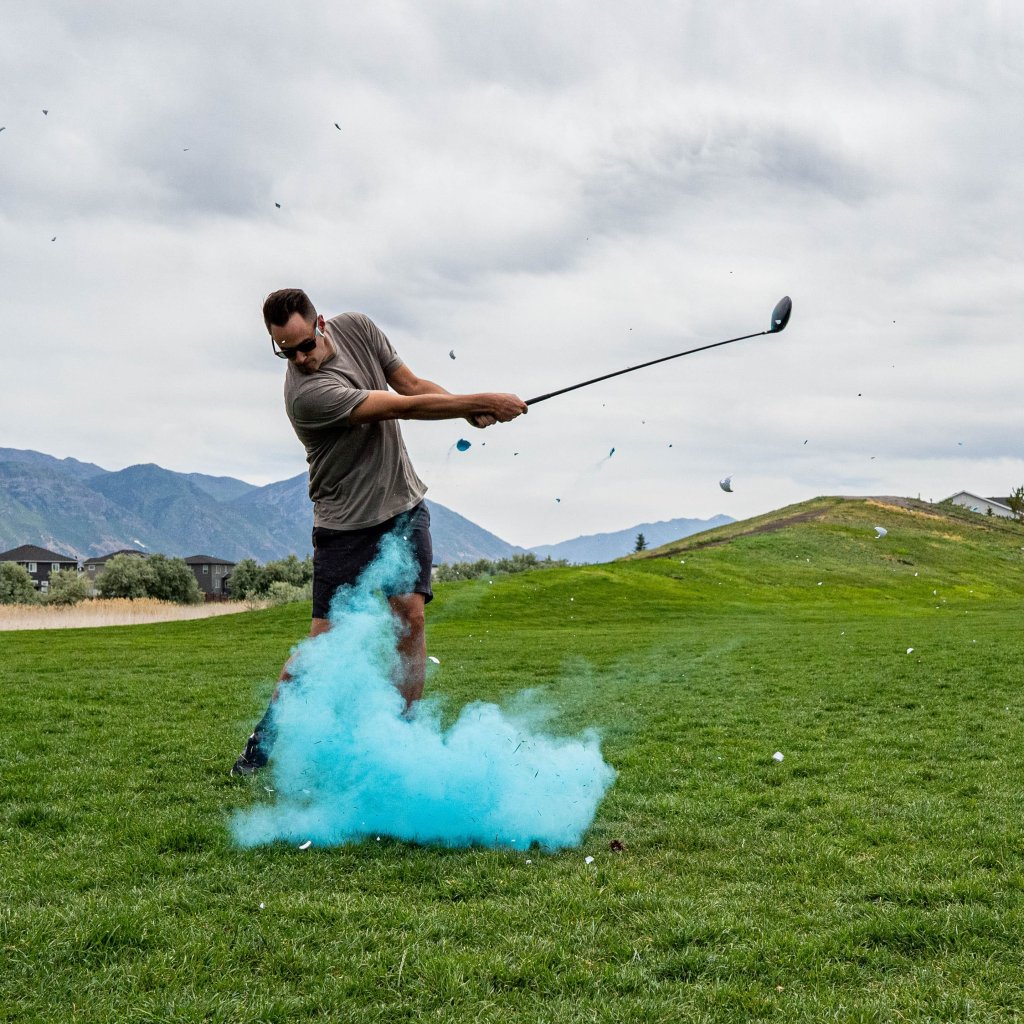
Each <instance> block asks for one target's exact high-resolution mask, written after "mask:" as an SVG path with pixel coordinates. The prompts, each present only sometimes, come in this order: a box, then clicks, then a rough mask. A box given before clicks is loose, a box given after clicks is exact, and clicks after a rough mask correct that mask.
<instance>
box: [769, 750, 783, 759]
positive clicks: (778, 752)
mask: <svg viewBox="0 0 1024 1024" xmlns="http://www.w3.org/2000/svg"><path fill="white" fill-rule="evenodd" d="M785 759H786V755H785V754H783V753H782V751H781V750H776V751H775V753H774V754H772V760H773V761H784V760H785Z"/></svg>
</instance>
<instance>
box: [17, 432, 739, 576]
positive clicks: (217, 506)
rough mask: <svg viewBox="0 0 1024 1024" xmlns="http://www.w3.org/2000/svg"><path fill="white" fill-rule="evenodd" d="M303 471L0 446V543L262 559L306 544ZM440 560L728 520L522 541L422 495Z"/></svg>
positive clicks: (603, 553) (598, 543)
mask: <svg viewBox="0 0 1024 1024" xmlns="http://www.w3.org/2000/svg"><path fill="white" fill-rule="evenodd" d="M307 482H308V481H307V476H306V473H305V472H303V473H300V474H299V475H298V476H294V477H292V478H290V479H288V480H281V481H278V482H277V483H271V484H267V485H265V486H263V487H257V486H256V485H254V484H250V483H246V482H245V481H244V480H237V479H235V478H234V477H223V476H208V475H206V474H203V473H176V472H173V471H171V470H168V469H163V468H162V467H160V466H157V465H154V464H153V463H147V464H143V465H137V466H129V467H127V468H126V469H122V470H117V471H110V470H106V469H103V468H102V467H100V466H97V465H95V464H93V463H90V462H80V461H79V460H77V459H71V458H67V459H58V458H55V457H54V456H52V455H46V454H44V453H42V452H36V451H28V450H22V449H17V448H0V550H6V549H8V548H13V547H18V546H19V545H22V544H38V545H40V546H42V547H45V548H49V549H51V550H54V551H59V552H62V553H65V554H70V555H75V556H76V557H79V558H91V557H94V556H96V555H103V554H107V553H109V552H111V551H115V550H119V549H121V548H138V549H141V550H144V551H159V552H162V553H164V554H167V555H177V556H188V555H195V554H198V553H203V554H210V555H214V556H215V557H218V558H226V559H229V560H231V561H238V560H239V559H242V558H255V559H256V560H257V561H261V562H265V561H269V560H270V559H274V558H282V557H284V556H286V555H288V554H290V553H293V552H294V553H295V554H297V555H298V556H299V557H300V558H301V557H304V556H305V555H307V554H309V553H310V552H311V551H312V543H311V539H310V533H311V530H312V526H313V507H312V504H311V503H310V500H309V496H308V493H307ZM428 505H429V506H430V515H431V533H432V535H433V539H434V557H435V560H436V561H437V562H467V561H469V562H472V561H476V560H477V559H481V558H486V559H498V558H505V557H508V556H510V555H513V554H516V553H523V552H524V551H527V550H532V551H533V552H534V553H536V554H538V555H539V556H540V557H542V558H543V557H545V556H546V555H549V554H550V555H551V557H552V558H565V559H567V560H568V561H572V562H590V561H595V562H600V561H609V560H611V559H613V558H617V557H619V556H621V555H624V554H628V553H629V552H630V551H632V550H633V545H634V541H635V537H636V534H637V533H638V532H642V533H643V534H644V536H645V538H646V539H647V542H648V544H649V545H651V546H654V545H657V544H662V543H665V542H667V541H670V540H676V539H678V538H680V537H684V536H688V535H690V534H692V533H696V532H699V531H700V530H706V529H710V528H711V527H713V526H718V525H720V524H721V523H724V522H731V521H732V520H731V519H729V517H728V516H716V517H715V518H714V519H710V520H700V519H673V520H670V521H668V522H666V523H644V524H641V525H640V526H636V527H631V528H629V529H627V530H620V531H618V532H616V533H608V534H596V535H594V536H591V537H577V538H574V539H573V540H568V541H563V542H562V543H560V544H549V545H544V546H542V547H539V548H532V549H526V548H522V547H518V546H517V545H514V544H509V543H508V542H506V541H504V540H502V539H501V538H500V537H498V536H496V535H495V534H493V533H490V532H489V531H487V530H485V529H483V527H481V526H478V525H477V524H476V523H473V522H471V521H470V520H468V519H466V518H465V517H463V516H460V515H459V514H458V513H457V512H454V511H452V510H451V509H450V508H446V507H445V506H444V505H441V504H439V503H438V502H436V501H428Z"/></svg>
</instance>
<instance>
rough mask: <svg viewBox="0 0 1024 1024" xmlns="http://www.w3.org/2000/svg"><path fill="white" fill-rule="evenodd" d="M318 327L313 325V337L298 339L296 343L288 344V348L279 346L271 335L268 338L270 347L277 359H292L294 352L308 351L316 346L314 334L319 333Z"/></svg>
mask: <svg viewBox="0 0 1024 1024" xmlns="http://www.w3.org/2000/svg"><path fill="white" fill-rule="evenodd" d="M321 333H322V332H321V330H320V328H319V327H316V326H314V328H313V337H312V338H307V339H306V340H305V341H300V342H299V343H298V345H290V346H289V347H288V348H281V347H280V346H279V345H278V344H277V342H276V341H274V338H273V335H271V338H270V347H271V349H273V352H274V355H275V356H277V358H278V359H294V358H295V353H296V352H303V353H306V354H308V353H310V352H312V351H313V349H315V348H316V336H317V335H318V334H321Z"/></svg>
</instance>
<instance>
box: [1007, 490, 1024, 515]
mask: <svg viewBox="0 0 1024 1024" xmlns="http://www.w3.org/2000/svg"><path fill="white" fill-rule="evenodd" d="M1006 504H1007V505H1009V506H1010V511H1011V512H1012V513H1013V518H1014V519H1016V520H1017V522H1019V523H1021V522H1024V486H1021V487H1018V488H1017V489H1016V490H1013V491H1011V492H1010V496H1009V498H1007V499H1006Z"/></svg>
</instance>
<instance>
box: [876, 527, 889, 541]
mask: <svg viewBox="0 0 1024 1024" xmlns="http://www.w3.org/2000/svg"><path fill="white" fill-rule="evenodd" d="M888 532H889V531H888V530H887V529H886V528H885V527H884V526H876V527H875V540H881V539H882V538H883V537H884V536H885V535H886V534H887V533H888Z"/></svg>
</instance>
